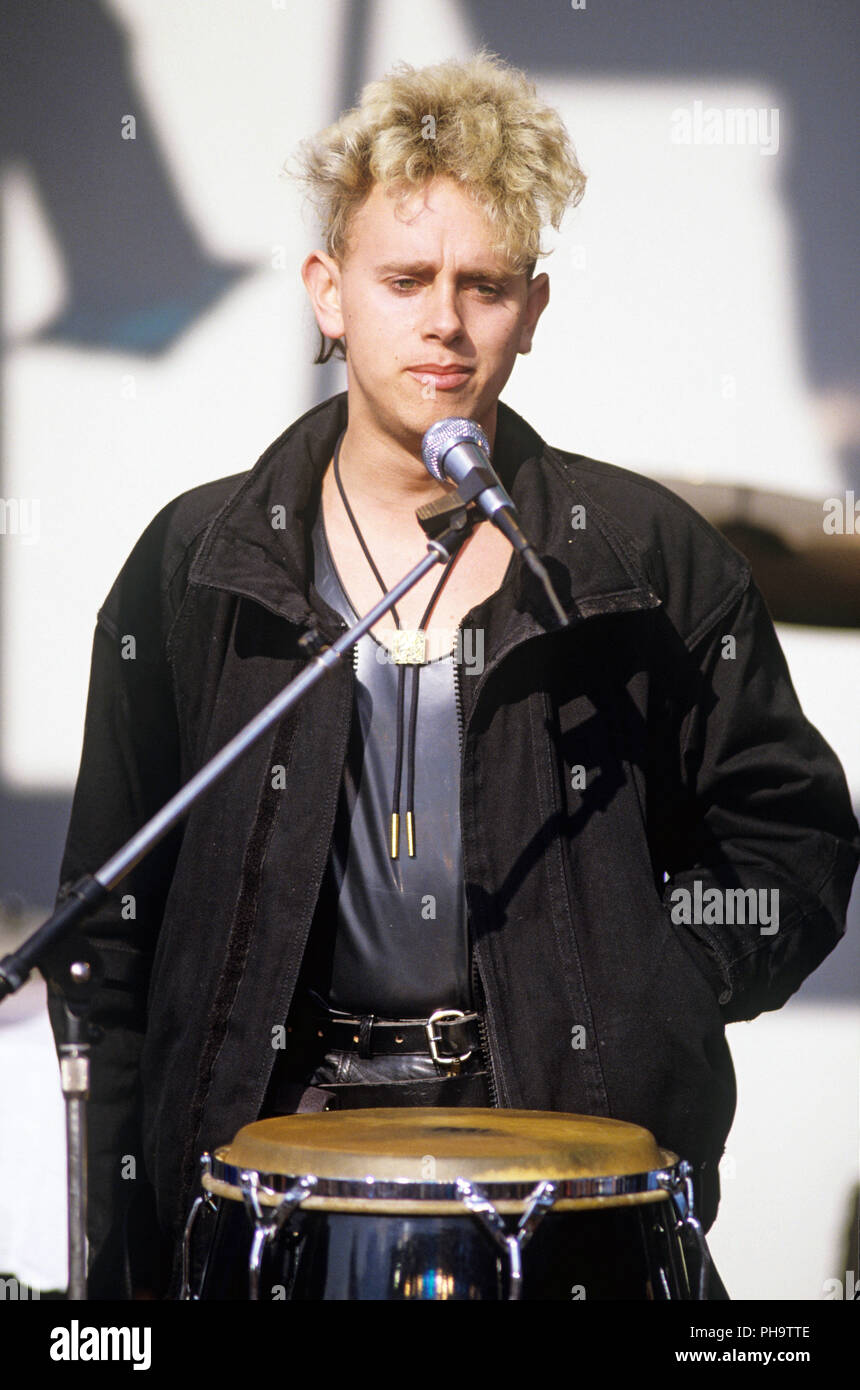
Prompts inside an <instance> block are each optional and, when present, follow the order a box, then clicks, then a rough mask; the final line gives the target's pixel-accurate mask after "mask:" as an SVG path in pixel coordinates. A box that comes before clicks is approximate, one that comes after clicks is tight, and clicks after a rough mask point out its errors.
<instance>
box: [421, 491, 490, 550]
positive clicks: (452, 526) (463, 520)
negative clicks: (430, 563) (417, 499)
mask: <svg viewBox="0 0 860 1390" xmlns="http://www.w3.org/2000/svg"><path fill="white" fill-rule="evenodd" d="M415 516H416V518H417V520H418V524H419V525H420V527H421V529H422V531H423V532H424V534H425V536H427V537H428V538H429V539H430V540H431V541H435V540H438V539H439V537H441V536H442V535H443V534H444V533H445V532H446V531H454V532H455V533H456V534H457V535H458V537H460V538H461V539H462V540H465V539H466V536H468V535H469V533H470V532H471V530H472V528H473V527H474V526H475V524H476V523H477V522H479V521H483V519H484V518H483V516H481V515H480V513H479V512H478V510H477V508H476V507H474V506H473V505H472V503H471V502H470V501H469V500H468V499H467V498H465V497H463V496H461V493H460V489H459V488H455V489H454V491H453V492H446V494H445V496H444V497H437V498H436V499H435V501H433V502H425V504H424V506H423V507H419V508H418V510H417V511H416V513H415Z"/></svg>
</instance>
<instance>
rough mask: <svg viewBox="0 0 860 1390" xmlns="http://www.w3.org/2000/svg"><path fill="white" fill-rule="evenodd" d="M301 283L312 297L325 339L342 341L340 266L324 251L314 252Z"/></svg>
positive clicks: (303, 272)
mask: <svg viewBox="0 0 860 1390" xmlns="http://www.w3.org/2000/svg"><path fill="white" fill-rule="evenodd" d="M302 280H303V281H304V285H305V289H306V290H307V292H308V295H309V297H310V301H311V304H312V305H313V311H314V314H315V315H316V321H317V323H318V324H319V328H320V332H321V333H323V334H324V335H325V336H326V338H342V337H343V334H344V326H343V314H342V313H341V307H340V267H339V266H338V263H337V261H335V260H334V259H333V258H332V257H331V256H327V255H326V253H325V251H312V252H311V253H310V255H309V256H308V257H307V259H306V260H305V263H304V265H303V266H302Z"/></svg>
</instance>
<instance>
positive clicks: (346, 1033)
mask: <svg viewBox="0 0 860 1390" xmlns="http://www.w3.org/2000/svg"><path fill="white" fill-rule="evenodd" d="M287 1032H288V1033H291V1034H293V1035H294V1036H295V1037H296V1040H297V1041H304V1040H305V1039H311V1038H313V1039H314V1040H318V1041H319V1043H320V1044H321V1045H324V1047H325V1049H326V1051H337V1052H357V1053H358V1055H359V1057H395V1056H405V1055H406V1054H408V1053H413V1054H415V1053H418V1054H421V1055H423V1056H425V1057H432V1059H433V1061H434V1062H439V1063H440V1064H441V1065H442V1066H446V1065H447V1066H452V1067H453V1066H455V1064H459V1063H461V1062H465V1061H466V1059H467V1057H470V1056H471V1055H472V1053H473V1052H477V1051H479V1050H480V1046H481V1037H480V1032H479V1028H478V1015H477V1014H475V1013H463V1012H462V1010H460V1009H436V1011H435V1013H432V1014H431V1015H430V1017H429V1018H427V1019H413V1018H410V1019H387V1018H377V1017H376V1016H375V1015H374V1014H365V1015H363V1016H361V1017H356V1018H351V1017H348V1016H346V1015H341V1014H324V1015H323V1014H315V1013H314V1014H312V1013H308V1014H304V1015H301V1016H300V1017H298V1018H297V1019H295V1020H291V1021H290V1023H289V1024H288V1025H287Z"/></svg>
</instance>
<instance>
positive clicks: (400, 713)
mask: <svg viewBox="0 0 860 1390" xmlns="http://www.w3.org/2000/svg"><path fill="white" fill-rule="evenodd" d="M345 434H346V430H344V431H343V433H342V434H341V435H340V438H339V439H338V441H337V444H336V445H335V450H334V478H335V482H336V483H337V490H338V492H339V493H340V500H341V501H342V502H343V505H344V510H345V512H346V514H347V516H348V517H349V520H350V523H351V525H352V529H353V531H354V532H355V534H356V537H357V539H358V543H359V545H360V546H361V548H362V551H363V552H364V558H365V559H366V560H367V563H368V564H369V565H370V568H371V569H372V571H373V573H374V576H375V578H376V582H377V583H378V585H379V587H380V589H381V590H382V592H383V594H385V593H387V592H388V591H387V589H386V587H385V582H384V580H383V578H382V575H381V574H380V573H379V570H378V569H377V567H376V565H375V563H374V560H373V556H372V555H371V553H370V551H369V550H368V548H367V543H366V541H365V539H364V536H363V535H362V534H361V529H360V527H359V525H358V522H357V521H356V519H355V516H354V514H353V510H352V507H351V506H350V505H349V502H348V501H347V497H346V493H345V492H344V488H343V483H342V482H341V478H340V446H341V444H342V443H343V437H344V435H345ZM454 559H456V556H455V557H453V558H452V559H450V560H449V561H448V563H447V564H446V565H445V568H444V570H443V572H442V577H441V579H440V580H439V583H438V584H437V585H436V588H435V589H434V590H433V593H432V595H431V597H430V602H429V603H428V605H427V607H426V609H425V610H424V616H423V617H422V619H421V622H420V624H419V629H420V630H423V628H424V624H425V623H426V622H427V619H428V618H429V617H430V614H431V613H432V611H433V607H434V605H435V603H436V600H437V598H438V597H439V594H440V593H441V591H442V586H443V585H444V583H445V581H446V580H447V578H448V575H449V574H450V572H451V567H452V565H453V563H454ZM390 611H391V616H392V617H393V619H394V622H395V624H396V626H397V628H398V631H399V630H401V625H400V615H399V614H398V612H397V609H396V607H394V606H393V605H392V608H391V610H390ZM412 669H413V671H414V675H413V677H412V698H411V703H410V707H409V731H408V742H407V753H406V847H407V849H408V852H409V857H410V859H414V858H415V743H416V733H417V729H418V677H419V674H420V671H421V666H420V665H419V664H418V663H415V664H414V665H413V666H412ZM405 696H406V663H401V664H399V665H398V668H397V745H396V748H395V752H394V789H393V791H392V796H391V838H390V854H391V858H392V859H396V858H397V855H398V851H399V847H400V788H401V784H402V781H403V725H404V708H405V704H406V699H405Z"/></svg>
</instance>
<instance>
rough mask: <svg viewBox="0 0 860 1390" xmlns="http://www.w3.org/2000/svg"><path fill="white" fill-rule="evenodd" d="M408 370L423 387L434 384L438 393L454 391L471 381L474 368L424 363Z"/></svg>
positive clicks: (454, 364) (452, 364) (451, 364)
mask: <svg viewBox="0 0 860 1390" xmlns="http://www.w3.org/2000/svg"><path fill="white" fill-rule="evenodd" d="M406 370H407V371H408V372H409V375H410V376H413V377H414V378H415V380H416V381H420V382H421V384H422V385H423V386H426V385H428V384H431V383H432V385H433V386H434V387H435V388H436V390H437V391H453V390H455V389H456V388H457V387H458V386H462V385H464V383H465V382H467V381H468V380H469V377H470V376H471V375H472V372H473V370H474V368H472V367H464V366H461V365H460V364H459V363H457V362H452V363H447V364H442V363H438V362H422V363H421V364H420V365H418V366H416V367H407V369H406Z"/></svg>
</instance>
